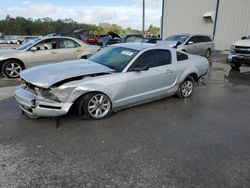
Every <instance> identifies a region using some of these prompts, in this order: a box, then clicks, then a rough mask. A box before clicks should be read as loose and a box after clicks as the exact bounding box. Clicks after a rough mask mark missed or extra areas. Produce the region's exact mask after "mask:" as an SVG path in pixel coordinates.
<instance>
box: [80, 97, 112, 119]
mask: <svg viewBox="0 0 250 188" xmlns="http://www.w3.org/2000/svg"><path fill="white" fill-rule="evenodd" d="M78 112H79V115H81V116H83V117H84V118H85V119H100V118H103V117H106V116H108V115H110V114H111V113H112V104H111V101H110V99H109V97H108V96H107V95H105V94H103V93H89V94H86V95H84V96H82V97H81V98H80V99H79V103H78Z"/></svg>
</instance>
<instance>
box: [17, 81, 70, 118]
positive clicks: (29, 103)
mask: <svg viewBox="0 0 250 188" xmlns="http://www.w3.org/2000/svg"><path fill="white" fill-rule="evenodd" d="M15 98H16V100H17V102H18V104H19V107H20V108H21V109H22V110H23V112H24V113H25V114H27V115H28V116H29V117H32V118H36V117H55V116H62V115H65V114H67V112H68V111H69V109H70V107H71V106H72V104H73V103H61V102H54V101H49V100H46V99H43V98H41V97H39V96H37V95H35V94H33V93H31V92H29V91H27V90H25V89H24V87H21V86H19V87H17V88H16V90H15Z"/></svg>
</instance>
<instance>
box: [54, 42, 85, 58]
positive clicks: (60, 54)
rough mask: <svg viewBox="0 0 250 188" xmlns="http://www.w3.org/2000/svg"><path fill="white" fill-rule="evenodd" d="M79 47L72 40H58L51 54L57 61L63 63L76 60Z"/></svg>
mask: <svg viewBox="0 0 250 188" xmlns="http://www.w3.org/2000/svg"><path fill="white" fill-rule="evenodd" d="M79 46H80V45H79V44H78V43H77V42H75V41H74V40H72V39H68V38H60V39H58V46H57V49H55V50H53V52H54V53H55V54H56V56H57V61H65V60H72V59H76V57H77V56H76V53H77V48H78V47H79Z"/></svg>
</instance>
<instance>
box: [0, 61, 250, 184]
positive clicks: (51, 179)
mask: <svg viewBox="0 0 250 188" xmlns="http://www.w3.org/2000/svg"><path fill="white" fill-rule="evenodd" d="M16 84H18V81H17V80H15V81H12V80H11V81H10V80H2V79H1V80H0V92H6V93H5V97H4V98H2V99H1V98H0V112H1V114H0V187H94V188H96V187H149V188H154V187H157V188H158V187H181V188H182V187H226V188H229V187H249V185H250V144H249V143H250V123H249V122H250V111H249V110H250V97H249V96H250V87H249V86H250V67H241V71H240V72H237V71H232V70H231V69H230V66H229V65H228V64H225V63H219V62H216V63H215V62H214V63H212V64H211V67H210V71H209V73H208V76H207V79H206V80H205V81H204V82H202V83H201V84H199V86H198V87H196V88H195V92H194V93H193V96H192V97H191V98H189V99H185V100H183V99H178V98H176V97H168V98H166V99H163V100H159V101H156V102H152V103H148V104H144V105H141V106H138V107H134V108H130V109H126V110H122V111H119V112H117V113H115V114H114V115H113V116H111V117H109V118H106V119H102V120H98V121H86V120H82V119H81V118H79V117H77V116H75V115H74V114H69V115H67V116H64V117H60V118H56V119H48V118H39V119H29V118H28V117H26V116H24V115H22V113H21V111H20V109H19V108H18V106H17V104H16V102H15V100H14V98H13V97H11V95H12V93H11V90H8V91H7V90H5V88H6V87H7V86H13V85H16ZM7 88H13V87H7ZM8 92H9V93H8ZM6 95H9V97H6Z"/></svg>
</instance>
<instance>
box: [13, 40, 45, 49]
mask: <svg viewBox="0 0 250 188" xmlns="http://www.w3.org/2000/svg"><path fill="white" fill-rule="evenodd" d="M39 40H41V39H39V38H36V39H32V40H29V41H28V42H26V43H24V44H22V45H21V46H19V47H18V48H16V49H17V50H25V49H26V48H29V47H31V46H32V45H33V44H35V43H36V42H37V41H39Z"/></svg>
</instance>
